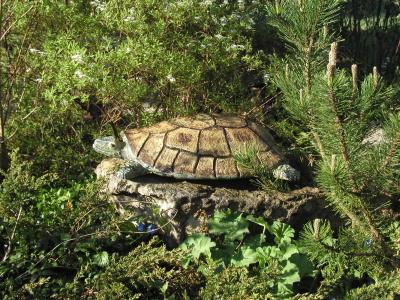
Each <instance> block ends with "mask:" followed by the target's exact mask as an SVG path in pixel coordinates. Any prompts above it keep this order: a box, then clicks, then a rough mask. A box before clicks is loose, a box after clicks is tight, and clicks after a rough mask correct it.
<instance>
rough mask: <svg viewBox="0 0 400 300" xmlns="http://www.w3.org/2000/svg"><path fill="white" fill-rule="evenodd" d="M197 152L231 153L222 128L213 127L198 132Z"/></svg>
mask: <svg viewBox="0 0 400 300" xmlns="http://www.w3.org/2000/svg"><path fill="white" fill-rule="evenodd" d="M199 154H200V155H210V156H229V155H231V152H230V149H229V145H228V142H227V140H226V137H225V133H224V129H223V128H219V127H213V128H210V129H204V130H202V131H201V132H200V136H199Z"/></svg>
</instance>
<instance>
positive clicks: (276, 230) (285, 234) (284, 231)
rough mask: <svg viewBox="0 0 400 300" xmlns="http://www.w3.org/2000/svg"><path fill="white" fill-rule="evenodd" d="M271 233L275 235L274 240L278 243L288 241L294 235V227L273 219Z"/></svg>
mask: <svg viewBox="0 0 400 300" xmlns="http://www.w3.org/2000/svg"><path fill="white" fill-rule="evenodd" d="M271 230H272V231H271V233H272V234H273V235H274V236H275V238H274V241H275V243H277V244H278V245H279V244H281V243H283V242H287V243H290V242H291V240H292V238H293V237H294V229H293V228H292V227H290V226H289V225H288V224H285V223H282V222H279V221H275V222H274V223H273V224H272V227H271Z"/></svg>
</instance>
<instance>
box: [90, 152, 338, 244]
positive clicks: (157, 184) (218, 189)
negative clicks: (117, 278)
mask: <svg viewBox="0 0 400 300" xmlns="http://www.w3.org/2000/svg"><path fill="white" fill-rule="evenodd" d="M118 163H119V160H118V159H115V158H111V159H110V158H108V159H105V160H103V161H102V163H101V164H100V165H99V166H98V167H97V169H96V174H97V176H98V177H100V178H103V179H104V192H105V193H107V194H109V199H110V201H112V202H114V203H115V204H116V206H117V209H118V211H119V212H120V213H121V214H123V216H125V217H126V218H129V217H131V216H137V215H146V216H148V220H149V221H151V222H154V223H157V225H158V226H160V227H161V230H158V231H159V232H160V233H161V235H162V236H163V237H164V238H165V240H166V241H167V243H168V244H169V245H170V246H176V245H177V244H178V243H180V242H182V241H183V240H184V238H185V237H186V236H187V234H188V233H193V232H201V231H206V230H207V218H208V217H210V216H211V215H212V214H213V212H214V211H215V210H216V209H218V210H224V209H228V208H229V209H231V210H233V211H239V212H243V213H246V214H252V215H254V216H262V217H264V218H265V219H266V220H269V221H274V220H280V221H283V222H286V223H289V224H291V225H292V226H293V227H294V228H296V229H299V228H301V226H302V225H303V224H305V223H306V222H307V221H309V220H312V219H314V218H328V219H331V220H332V221H334V222H336V223H337V221H338V217H336V216H335V215H334V213H333V212H332V211H331V210H329V209H327V208H326V207H325V206H326V203H325V201H324V200H323V198H322V194H321V193H320V192H319V190H318V189H317V188H310V187H306V188H302V189H299V190H295V191H292V192H290V193H279V192H276V191H275V192H272V191H271V192H265V191H260V190H256V189H255V188H254V186H252V185H251V184H250V183H249V181H245V180H230V181H208V182H206V181H192V182H188V181H180V180H175V179H171V178H165V177H158V176H155V175H146V176H143V177H139V178H135V180H134V181H132V180H126V179H122V178H119V177H116V176H114V175H113V174H112V170H113V169H114V165H115V164H118ZM155 207H156V208H157V210H158V211H159V213H158V214H157V215H155V213H154V211H155V210H154V208H155ZM162 220H164V223H165V220H167V225H160V224H162V223H163V222H162Z"/></svg>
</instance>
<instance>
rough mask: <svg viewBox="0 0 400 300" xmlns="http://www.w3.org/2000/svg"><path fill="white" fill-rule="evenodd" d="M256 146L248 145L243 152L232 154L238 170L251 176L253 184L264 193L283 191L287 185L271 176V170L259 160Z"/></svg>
mask: <svg viewBox="0 0 400 300" xmlns="http://www.w3.org/2000/svg"><path fill="white" fill-rule="evenodd" d="M258 154H259V151H258V150H257V148H256V146H254V145H252V144H250V145H249V146H248V147H246V148H245V149H243V150H240V151H237V152H236V153H234V155H233V157H234V159H235V160H236V161H237V163H238V166H239V168H241V169H243V170H244V171H245V172H247V173H249V174H250V175H251V176H253V177H254V178H255V179H254V183H255V184H256V185H257V186H259V187H260V188H261V189H263V190H265V191H269V190H272V191H284V190H286V189H287V185H286V183H285V182H284V181H283V180H279V179H276V178H275V177H274V176H273V170H271V168H270V167H268V166H267V165H266V164H265V163H264V162H263V161H262V160H261V159H260V158H259V155H258Z"/></svg>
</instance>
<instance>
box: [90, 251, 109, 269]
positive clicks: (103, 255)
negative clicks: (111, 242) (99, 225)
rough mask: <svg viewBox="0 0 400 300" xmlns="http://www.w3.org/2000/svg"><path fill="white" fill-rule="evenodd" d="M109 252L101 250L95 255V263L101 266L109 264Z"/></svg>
mask: <svg viewBox="0 0 400 300" xmlns="http://www.w3.org/2000/svg"><path fill="white" fill-rule="evenodd" d="M108 261H109V259H108V253H107V252H106V251H101V252H99V253H97V254H95V255H94V256H93V263H94V264H95V265H98V266H100V267H104V266H106V265H108Z"/></svg>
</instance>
